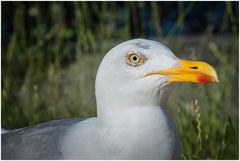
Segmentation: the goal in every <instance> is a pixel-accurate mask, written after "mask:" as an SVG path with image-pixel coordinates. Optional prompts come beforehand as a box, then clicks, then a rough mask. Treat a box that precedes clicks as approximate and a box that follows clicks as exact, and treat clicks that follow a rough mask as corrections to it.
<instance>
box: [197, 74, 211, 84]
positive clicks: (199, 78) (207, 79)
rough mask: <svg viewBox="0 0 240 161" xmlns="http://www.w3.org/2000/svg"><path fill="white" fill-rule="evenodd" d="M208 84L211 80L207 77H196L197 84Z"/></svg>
mask: <svg viewBox="0 0 240 161" xmlns="http://www.w3.org/2000/svg"><path fill="white" fill-rule="evenodd" d="M210 82H211V78H210V77H209V76H206V75H200V76H199V77H198V83H210Z"/></svg>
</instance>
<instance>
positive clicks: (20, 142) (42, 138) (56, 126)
mask: <svg viewBox="0 0 240 161" xmlns="http://www.w3.org/2000/svg"><path fill="white" fill-rule="evenodd" d="M82 120H84V119H79V118H76V119H63V120H54V121H50V122H46V123H42V124H38V125H36V126H32V127H26V128H21V129H17V130H13V131H9V132H7V133H4V134H2V135H1V139H2V143H1V145H2V147H1V149H2V150H1V151H2V159H4V160H5V159H7V160H11V159H51V160H53V159H61V158H62V154H61V151H60V146H61V145H60V143H61V138H62V137H63V136H64V134H65V133H66V132H67V130H68V128H69V127H70V126H71V125H73V124H75V123H78V122H80V121H82Z"/></svg>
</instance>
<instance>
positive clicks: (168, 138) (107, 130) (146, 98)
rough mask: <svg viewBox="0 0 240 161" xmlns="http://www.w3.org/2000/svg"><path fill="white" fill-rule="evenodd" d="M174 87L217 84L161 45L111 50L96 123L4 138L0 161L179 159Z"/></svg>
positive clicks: (68, 123) (75, 122) (210, 71)
mask: <svg viewBox="0 0 240 161" xmlns="http://www.w3.org/2000/svg"><path fill="white" fill-rule="evenodd" d="M177 82H192V83H212V82H218V77H217V74H216V71H215V70H214V68H213V67H212V66H210V65H209V64H207V63H205V62H200V61H190V60H183V59H179V58H177V57H176V56H175V55H174V54H173V53H172V52H171V50H170V49H168V48H167V47H166V46H165V45H163V44H162V43H160V42H157V41H152V40H146V39H133V40H129V41H126V42H123V43H121V44H119V45H117V46H115V47H114V48H112V49H111V50H110V51H109V52H108V53H107V54H106V55H105V56H104V58H103V60H102V62H101V64H100V66H99V68H98V71H97V76H96V81H95V95H96V102H97V117H93V118H87V119H81V118H73V119H62V120H54V121H50V122H46V123H42V124H38V125H35V126H32V127H26V128H21V129H16V130H12V131H9V132H7V133H4V134H2V137H1V139H2V143H1V145H2V147H1V149H2V151H1V152H2V153H1V154H2V159H18V160H20V159H128V160H129V159H139V160H140V159H149V160H152V159H181V156H180V155H181V148H180V139H179V136H178V134H177V130H176V128H175V126H174V124H173V122H172V121H171V119H170V118H169V116H168V114H167V112H166V107H165V104H166V103H165V102H166V100H167V97H168V95H169V93H170V91H171V90H169V89H170V88H169V87H170V86H171V85H172V84H175V83H177Z"/></svg>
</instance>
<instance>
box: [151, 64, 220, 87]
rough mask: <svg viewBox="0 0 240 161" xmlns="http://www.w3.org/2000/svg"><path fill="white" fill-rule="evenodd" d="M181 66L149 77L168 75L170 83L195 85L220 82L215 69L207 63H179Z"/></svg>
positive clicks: (153, 73)
mask: <svg viewBox="0 0 240 161" xmlns="http://www.w3.org/2000/svg"><path fill="white" fill-rule="evenodd" d="M179 63H180V66H178V67H173V68H168V69H165V70H160V71H157V72H152V73H148V74H147V75H146V76H149V75H156V74H157V75H166V76H168V78H169V79H168V82H193V83H211V82H219V81H218V76H217V73H216V71H215V70H214V68H213V67H212V66H211V65H209V64H208V63H205V62H200V61H189V60H181V59H180V61H179Z"/></svg>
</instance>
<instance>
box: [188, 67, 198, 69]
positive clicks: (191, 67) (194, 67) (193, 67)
mask: <svg viewBox="0 0 240 161" xmlns="http://www.w3.org/2000/svg"><path fill="white" fill-rule="evenodd" d="M189 68H191V69H198V67H189Z"/></svg>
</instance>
